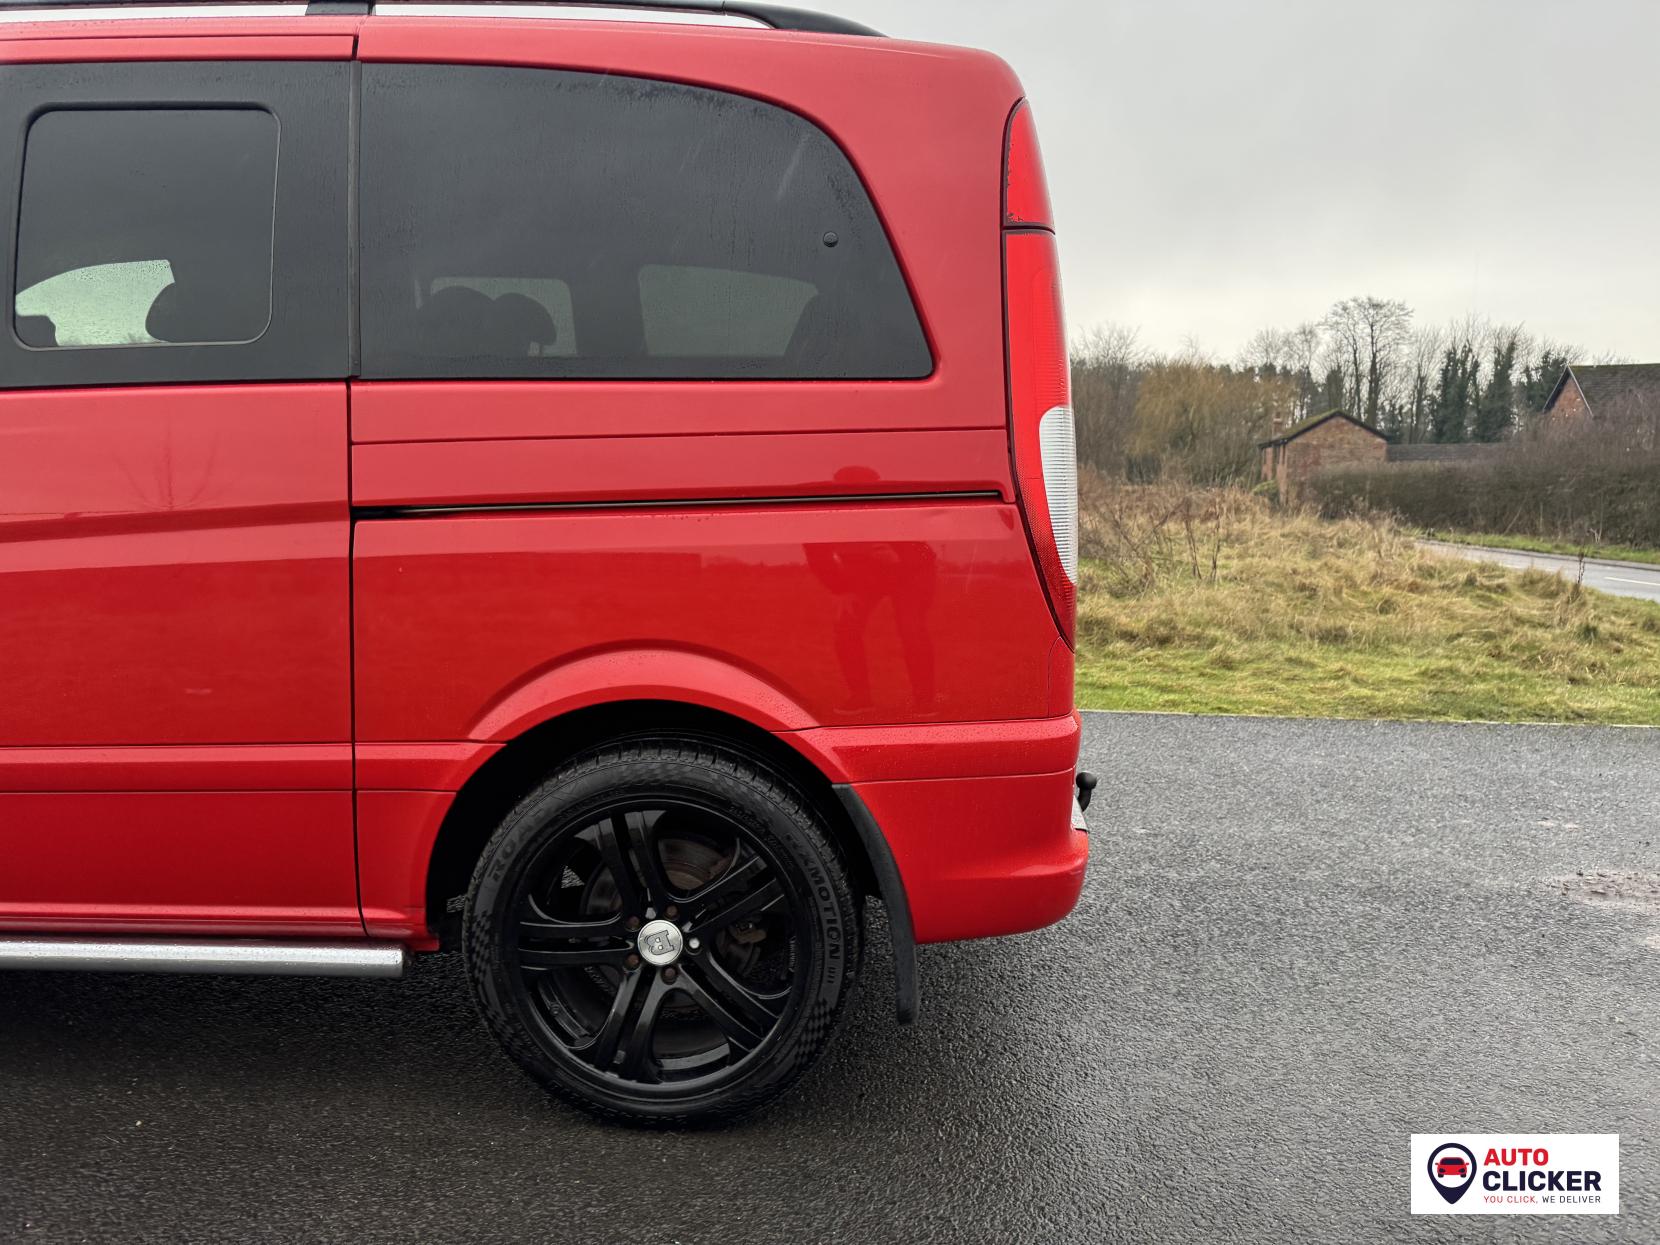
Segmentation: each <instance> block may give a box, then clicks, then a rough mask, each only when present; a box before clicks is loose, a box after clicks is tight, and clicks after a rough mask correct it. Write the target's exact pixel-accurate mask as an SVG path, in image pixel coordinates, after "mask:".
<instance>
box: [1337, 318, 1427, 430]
mask: <svg viewBox="0 0 1660 1245" xmlns="http://www.w3.org/2000/svg"><path fill="white" fill-rule="evenodd" d="M1323 325H1324V327H1325V329H1326V331H1327V332H1328V333H1329V334H1330V335H1331V349H1332V351H1333V361H1334V362H1335V363H1336V365H1337V366H1338V367H1340V368H1342V369H1343V372H1344V378H1345V382H1346V384H1345V389H1346V390H1347V392H1348V393H1349V394H1351V395H1352V401H1353V403H1354V405H1355V408H1356V409H1355V410H1354V411H1353V412H1352V413H1353V414H1354V416H1355V417H1356V418H1357V419H1363V420H1365V421H1366V422H1367V423H1369V424H1371V425H1373V426H1374V427H1376V426H1377V423H1378V412H1379V410H1380V408H1381V407H1382V406H1383V403H1384V394H1385V390H1386V388H1387V387H1388V385H1389V384H1390V382H1391V381H1392V380H1393V379H1394V374H1395V370H1396V368H1397V367H1398V365H1399V363H1400V359H1401V355H1402V353H1403V350H1404V346H1405V343H1406V341H1407V338H1408V335H1409V333H1410V332H1411V328H1412V309H1411V308H1410V307H1408V306H1407V305H1406V304H1405V303H1402V302H1397V301H1395V300H1393V299H1386V298H1374V297H1372V296H1371V295H1369V294H1368V295H1365V296H1362V297H1359V298H1346V299H1344V300H1343V301H1342V302H1340V303H1338V304H1336V305H1335V306H1334V307H1332V309H1331V310H1330V311H1329V312H1327V313H1326V318H1325V320H1324V321H1323Z"/></svg>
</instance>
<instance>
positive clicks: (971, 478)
mask: <svg viewBox="0 0 1660 1245" xmlns="http://www.w3.org/2000/svg"><path fill="white" fill-rule="evenodd" d="M703 383H705V384H708V383H709V382H707V381H705V382H703ZM549 388H551V389H552V390H553V392H554V393H557V387H556V386H550V387H549ZM551 396H552V395H551V394H550V397H551ZM656 400H657V401H673V398H672V397H664V398H658V399H656ZM616 405H617V407H618V408H619V409H618V416H619V418H618V420H617V422H618V423H621V424H624V425H625V426H626V420H627V414H628V409H629V403H628V402H627V400H626V399H624V400H620V401H618V403H617V404H616ZM1008 477H1009V440H1008V435H1007V434H1006V433H1005V432H1003V430H1002V429H1000V428H999V429H996V430H992V429H986V430H983V431H982V430H974V431H969V432H959V431H949V432H825V433H787V432H778V433H770V434H757V435H753V436H678V437H616V436H613V437H581V438H562V439H561V438H550V439H546V440H535V441H423V442H413V443H410V442H400V443H397V444H390V445H388V444H375V445H358V446H354V447H353V449H352V500H353V501H354V502H355V503H356V504H357V505H359V506H396V505H411V504H415V505H479V504H492V503H502V502H526V501H561V502H572V501H605V502H611V501H628V500H630V499H633V498H646V499H650V500H652V501H669V500H673V499H676V498H691V499H696V500H699V501H704V500H712V499H716V498H737V499H744V498H770V497H826V496H829V497H833V496H835V495H836V494H838V493H843V494H847V493H851V494H856V495H863V494H872V493H938V492H963V491H980V492H985V491H990V492H996V493H999V494H1002V493H1004V492H1005V491H1006V490H1007V489H1008Z"/></svg>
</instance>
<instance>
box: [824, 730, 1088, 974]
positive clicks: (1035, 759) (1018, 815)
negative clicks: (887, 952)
mask: <svg viewBox="0 0 1660 1245" xmlns="http://www.w3.org/2000/svg"><path fill="white" fill-rule="evenodd" d="M803 734H804V735H813V736H819V737H820V738H819V739H817V740H814V741H812V742H814V743H817V744H819V745H821V746H824V745H833V747H832V748H831V750H832V751H833V752H834V754H835V759H836V761H837V762H838V763H839V766H840V768H843V769H844V770H847V771H851V772H848V773H847V775H846V777H847V778H848V780H849V781H848V784H847V785H848V786H849V787H850V788H851V789H852V791H853V792H854V793H856V794H857V795H858V797H859V798H860V800H862V801H863V802H864V804H865V806H866V807H867V808H868V809H869V811H870V814H871V817H872V818H873V819H874V821H875V823H876V825H877V826H878V827H879V828H880V830H881V832H882V836H883V838H884V839H885V840H886V842H887V845H888V848H889V850H890V851H891V852H892V854H893V859H894V863H895V865H896V866H897V868H898V873H899V877H900V880H901V882H902V883H903V885H904V889H905V896H906V899H907V901H908V904H909V907H910V914H911V923H912V927H913V929H914V933H915V937H916V941H917V942H947V941H951V940H953V939H960V938H984V937H989V936H992V935H997V934H1017V933H1021V932H1023V931H1025V930H1030V929H1037V928H1039V927H1041V926H1044V925H1050V924H1053V923H1054V922H1056V921H1058V920H1060V919H1061V918H1062V917H1064V916H1065V915H1066V914H1067V913H1068V912H1070V911H1072V908H1073V906H1074V905H1075V904H1076V903H1077V901H1078V895H1079V893H1080V892H1081V891H1082V889H1083V884H1084V868H1085V865H1086V863H1087V861H1088V858H1089V837H1088V835H1086V834H1084V833H1083V832H1081V831H1078V830H1074V829H1073V828H1072V800H1073V795H1074V792H1075V790H1076V788H1075V786H1074V782H1073V777H1074V773H1075V769H1076V764H1077V757H1078V738H1079V722H1078V718H1077V716H1076V715H1075V714H1070V715H1067V716H1066V717H1063V718H1049V719H1039V720H1035V721H1023V722H983V723H951V724H949V725H944V724H942V725H938V726H926V727H923V726H918V727H905V728H887V731H886V734H887V736H888V737H887V738H885V739H878V738H876V737H875V733H874V732H862V731H861V732H858V734H859V735H860V736H861V738H858V739H854V738H853V737H852V736H851V734H849V735H848V736H847V737H846V738H843V739H833V738H825V737H827V736H837V735H842V734H843V732H841V731H810V732H803ZM1057 762H1058V763H1059V764H1057ZM919 770H921V771H927V772H918V771H919Z"/></svg>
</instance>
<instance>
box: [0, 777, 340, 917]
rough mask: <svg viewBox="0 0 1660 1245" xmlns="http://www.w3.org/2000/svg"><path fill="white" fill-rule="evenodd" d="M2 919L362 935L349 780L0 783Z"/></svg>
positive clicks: (0, 899) (0, 887)
mask: <svg viewBox="0 0 1660 1245" xmlns="http://www.w3.org/2000/svg"><path fill="white" fill-rule="evenodd" d="M0 810H3V812H0V857H3V858H4V860H5V862H6V867H5V872H4V874H3V875H0V878H3V880H0V928H8V929H41V930H70V929H103V930H117V929H123V928H125V929H135V930H144V931H147V932H163V931H165V932H172V933H195V934H214V933H239V934H250V933H260V934H272V935H279V934H306V935H311V936H319V937H343V936H352V935H361V934H362V933H363V925H362V923H361V921H360V919H359V917H358V910H357V885H356V880H355V879H354V877H353V876H352V875H353V861H352V834H351V825H352V795H351V792H350V791H284V792H270V791H189V790H186V791H167V792H163V791H144V792H134V791H101V792H80V793H76V794H73V795H70V794H58V795H43V794H22V795H5V796H0Z"/></svg>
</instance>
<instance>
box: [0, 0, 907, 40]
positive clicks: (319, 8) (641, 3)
mask: <svg viewBox="0 0 1660 1245" xmlns="http://www.w3.org/2000/svg"><path fill="white" fill-rule="evenodd" d="M176 2H177V0H172V2H170V0H0V10H5V9H113V8H120V7H123V6H126V5H145V6H149V7H153V6H155V5H156V4H158V3H161V4H166V5H167V7H169V8H171V7H173V3H176ZM196 2H197V3H204V4H207V3H212V4H215V5H222V4H224V3H225V0H196ZM232 2H233V3H235V2H237V0H232ZM242 2H245V3H252V2H253V0H242ZM469 2H470V3H471V2H475V0H469ZM482 2H483V3H486V4H488V3H493V2H495V3H509V2H512V0H482ZM520 2H522V0H520ZM566 2H568V3H575V4H577V5H579V7H582V8H590V7H603V8H620V9H645V10H650V9H661V10H663V11H664V12H671V13H672V12H676V11H680V12H695V13H717V14H727V15H729V16H732V17H747V18H750V19H752V20H754V21H758V22H762V23H764V24H765V25H768V26H771V27H772V28H773V29H774V30H801V31H810V32H812V33H814V34H823V35H871V36H877V37H879V36H880V34H881V32H880V31H876V30H872V29H871V28H870V27H869V26H866V25H863V24H862V23H860V22H854V21H849V20H848V19H847V18H845V17H836V16H834V15H833V14H830V13H815V12H813V11H812V10H810V9H792V8H786V7H785V6H783V5H780V4H766V3H753V2H752V0H566ZM555 3H558V0H555ZM362 4H363V0H345V3H341V2H340V0H335V2H334V3H330V2H329V0H323V2H322V3H314V4H313V5H311V9H312V11H313V12H330V11H332V12H337V13H338V12H342V11H346V12H351V11H361V7H362ZM180 7H184V6H183V5H181V6H180Z"/></svg>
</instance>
